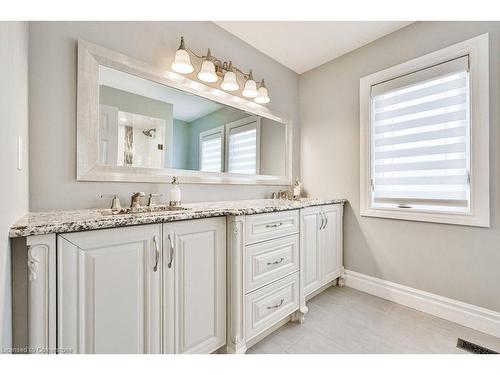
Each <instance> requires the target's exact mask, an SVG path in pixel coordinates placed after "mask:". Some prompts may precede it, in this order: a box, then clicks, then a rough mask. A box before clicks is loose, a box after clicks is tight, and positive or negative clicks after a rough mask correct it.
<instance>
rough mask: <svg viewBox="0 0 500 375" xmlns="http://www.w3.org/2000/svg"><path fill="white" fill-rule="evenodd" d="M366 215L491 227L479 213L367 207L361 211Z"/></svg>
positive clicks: (488, 219)
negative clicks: (467, 213) (468, 213)
mask: <svg viewBox="0 0 500 375" xmlns="http://www.w3.org/2000/svg"><path fill="white" fill-rule="evenodd" d="M360 214H361V216H364V217H378V218H384V219H396V220H409V221H423V222H429V223H441V224H454V225H467V226H474V227H485V228H489V227H490V218H489V216H487V217H479V216H478V215H465V214H451V213H438V212H415V211H405V212H403V211H400V210H398V209H376V208H367V209H362V210H361V212H360Z"/></svg>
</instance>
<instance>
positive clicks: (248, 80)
mask: <svg viewBox="0 0 500 375" xmlns="http://www.w3.org/2000/svg"><path fill="white" fill-rule="evenodd" d="M190 55H192V56H194V57H196V58H198V59H200V60H202V64H201V69H200V71H199V72H198V74H197V75H196V77H197V78H198V79H199V80H200V81H203V82H207V83H214V82H217V81H218V80H219V78H221V79H222V82H221V84H220V87H221V89H223V90H225V91H238V90H239V89H240V85H239V84H238V77H237V74H240V75H241V76H242V77H243V79H244V80H245V85H244V87H243V90H242V91H241V95H242V96H244V97H245V98H251V99H254V102H256V103H259V104H267V103H269V102H270V101H271V99H269V94H268V91H267V88H266V86H265V85H264V80H262V81H261V83H260V84H259V87H258V88H257V83H256V82H255V80H254V79H253V74H252V70H250V72H249V73H245V72H243V71H242V70H241V69H238V68H237V67H236V66H233V64H232V62H231V61H229V63H228V62H226V61H222V60H220V59H218V58H217V57H214V56H212V54H211V52H210V48H209V49H208V52H207V54H206V55H204V56H203V55H198V54H196V53H194V52H193V51H192V50H191V49H190V48H189V47H187V46H186V44H185V42H184V37H182V36H181V44H180V46H179V48H178V49H177V52H176V53H175V58H174V61H173V62H172V65H171V67H172V70H173V71H174V72H177V73H181V74H190V73H192V72H193V71H194V67H193V65H192V64H191V59H190Z"/></svg>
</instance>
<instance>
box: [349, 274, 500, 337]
mask: <svg viewBox="0 0 500 375" xmlns="http://www.w3.org/2000/svg"><path fill="white" fill-rule="evenodd" d="M345 285H346V286H348V287H351V288H353V289H357V290H360V291H362V292H365V293H368V294H373V295H375V296H377V297H380V298H384V299H386V300H389V301H392V302H396V303H399V304H401V305H405V306H408V307H411V308H413V309H415V310H419V311H423V312H425V313H428V314H431V315H434V316H437V317H439V318H443V319H446V320H449V321H451V322H454V323H457V324H461V325H463V326H466V327H469V328H472V329H475V330H477V331H481V332H484V333H487V334H489V335H493V336H496V337H500V312H497V311H493V310H488V309H485V308H483V307H479V306H475V305H471V304H468V303H464V302H460V301H457V300H453V299H451V298H446V297H442V296H438V295H437V294H432V293H428V292H424V291H423V290H419V289H414V288H410V287H408V286H404V285H401V284H396V283H393V282H391V281H386V280H382V279H378V278H376V277H372V276H368V275H364V274H362V273H358V272H354V271H349V270H345Z"/></svg>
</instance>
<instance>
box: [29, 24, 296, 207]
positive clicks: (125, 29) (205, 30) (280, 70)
mask: <svg viewBox="0 0 500 375" xmlns="http://www.w3.org/2000/svg"><path fill="white" fill-rule="evenodd" d="M181 35H184V37H185V38H186V42H187V43H188V44H189V45H190V47H191V48H192V49H193V50H195V51H199V52H200V53H201V52H202V51H206V48H207V47H211V48H212V53H213V54H215V55H216V56H218V57H221V58H223V59H226V60H232V61H233V62H234V63H235V64H237V65H238V66H240V67H241V68H242V69H244V70H247V69H249V68H253V72H254V76H255V77H259V78H260V77H265V78H266V85H267V87H268V89H269V93H270V95H271V98H272V102H271V104H270V107H271V108H273V109H275V110H277V111H280V112H284V113H287V114H289V115H291V116H292V117H293V119H294V176H296V175H298V174H299V127H298V121H297V120H298V75H297V74H296V73H294V72H293V71H291V70H290V69H288V68H285V67H284V66H282V65H280V64H279V63H277V62H276V61H274V60H272V59H271V58H269V57H267V56H265V55H264V54H262V53H260V52H258V51H257V50H256V49H254V48H252V47H250V46H249V45H248V44H246V43H244V42H243V41H241V40H240V39H238V38H236V37H235V36H233V35H231V34H230V33H228V32H226V31H225V30H223V29H221V28H219V27H218V26H217V25H215V24H214V23H212V22H30V40H29V47H30V49H29V61H30V68H29V84H30V93H29V111H30V141H31V149H30V151H31V152H30V154H31V155H32V157H31V160H30V162H31V172H30V209H31V210H50V209H71V208H83V207H105V206H106V205H108V204H109V202H103V201H101V200H100V199H99V198H98V196H99V194H101V193H117V194H118V195H119V197H120V198H122V199H123V201H128V199H129V197H130V194H131V193H132V192H134V191H138V190H143V191H146V192H158V193H162V192H163V193H165V192H168V190H169V187H168V186H166V185H165V184H145V183H143V184H141V183H138V184H135V183H94V182H77V181H76V71H77V70H76V68H77V64H76V56H77V55H76V41H77V39H78V38H82V39H86V40H88V41H89V42H92V43H96V44H99V45H102V46H104V47H106V48H110V49H113V50H116V51H118V52H121V53H124V54H127V55H129V56H132V57H134V58H137V59H140V60H143V61H145V62H147V63H149V64H153V65H155V66H158V67H161V68H169V66H170V63H171V62H172V59H173V56H174V53H175V51H176V49H177V47H178V44H179V40H180V36H181ZM181 188H182V192H183V200H184V201H186V202H188V201H191V202H193V201H203V200H221V199H224V200H226V199H244V198H255V197H264V195H265V194H267V193H268V192H269V191H270V190H272V189H276V188H275V187H269V186H248V187H245V188H244V189H242V188H241V186H224V185H184V186H182V187H181Z"/></svg>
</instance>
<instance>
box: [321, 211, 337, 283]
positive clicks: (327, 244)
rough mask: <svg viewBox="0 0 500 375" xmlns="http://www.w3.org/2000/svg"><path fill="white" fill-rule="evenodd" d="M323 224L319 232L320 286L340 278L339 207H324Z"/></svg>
mask: <svg viewBox="0 0 500 375" xmlns="http://www.w3.org/2000/svg"><path fill="white" fill-rule="evenodd" d="M323 213H324V216H325V219H326V220H325V224H324V225H323V229H322V230H321V236H322V241H321V243H322V249H321V252H322V262H321V263H322V266H323V280H322V282H321V284H326V283H329V282H331V281H333V280H335V279H336V278H337V277H339V276H340V265H341V260H340V256H339V255H340V254H339V252H340V250H341V248H342V247H341V244H340V243H339V242H340V240H341V232H340V229H341V220H342V217H341V210H340V206H338V205H336V206H326V207H324V209H323Z"/></svg>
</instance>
